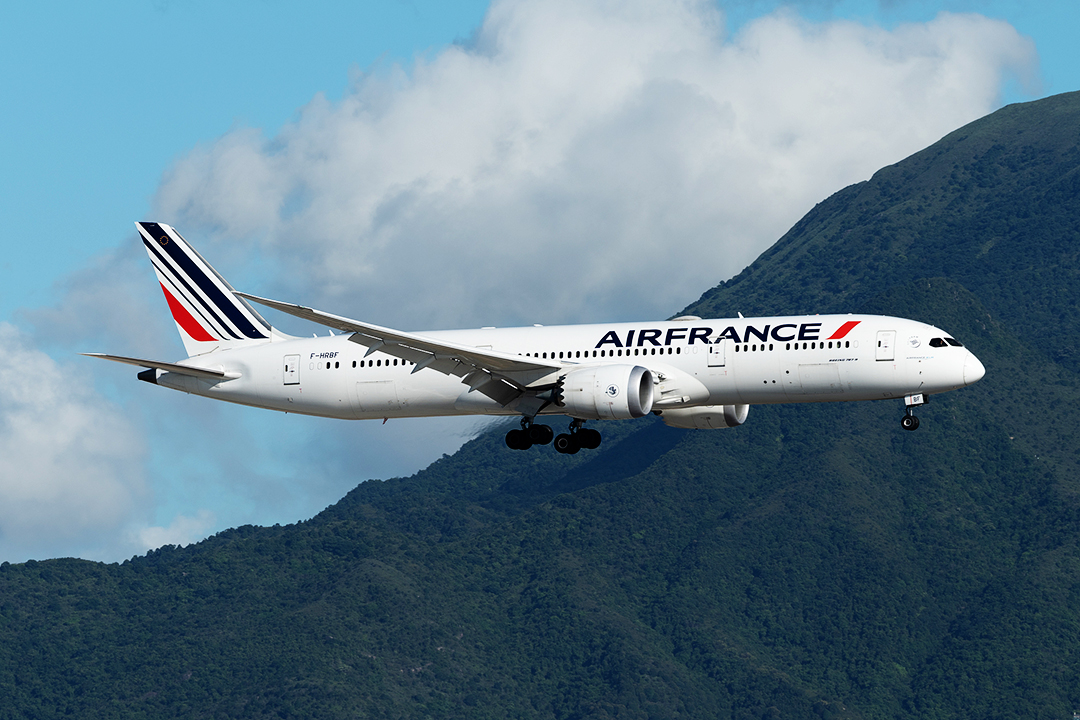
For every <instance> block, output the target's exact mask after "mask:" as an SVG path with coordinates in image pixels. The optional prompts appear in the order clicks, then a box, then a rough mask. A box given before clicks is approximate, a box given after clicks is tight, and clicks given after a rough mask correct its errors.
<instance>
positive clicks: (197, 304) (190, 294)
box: [143, 239, 240, 340]
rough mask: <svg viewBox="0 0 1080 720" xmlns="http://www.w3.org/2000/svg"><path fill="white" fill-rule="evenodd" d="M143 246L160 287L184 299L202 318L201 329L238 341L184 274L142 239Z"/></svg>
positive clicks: (235, 334) (224, 338)
mask: <svg viewBox="0 0 1080 720" xmlns="http://www.w3.org/2000/svg"><path fill="white" fill-rule="evenodd" d="M143 244H144V245H146V248H147V250H149V251H150V253H151V260H152V261H153V264H154V269H155V270H157V272H158V276H159V279H163V280H164V282H163V283H162V287H164V284H165V282H167V283H168V284H169V285H171V286H172V289H173V291H174V292H175V293H176V295H177V296H179V297H182V298H184V300H185V301H186V302H187V304H188V306H190V307H191V309H192V310H194V311H195V312H197V313H198V314H199V315H200V316H201V317H202V319H203V322H202V325H203V327H204V328H206V327H209V328H211V329H213V331H214V332H215V333H217V334H218V335H220V337H219V338H217V339H219V340H227V339H229V338H232V339H236V340H239V339H240V335H239V334H238V333H236V332H235V331H234V330H233V329H232V328H230V327H229V326H228V322H226V321H225V320H224V319H223V318H222V317H221V316H220V315H218V314H217V313H216V312H215V311H214V310H215V308H214V306H213V305H212V304H211V303H210V301H209V300H207V299H206V298H204V297H203V296H202V294H201V293H199V292H198V291H197V290H196V289H195V288H193V287H192V286H191V284H190V283H188V280H187V278H186V277H185V276H184V274H183V273H181V272H178V271H177V270H176V269H175V268H173V267H172V265H171V264H170V263H169V261H168V260H167V259H165V258H163V257H161V255H160V253H158V251H157V248H155V247H154V245H153V243H150V242H147V241H146V240H145V239H144V240H143ZM173 299H174V300H176V299H177V298H176V297H174V298H173ZM192 320H194V318H192Z"/></svg>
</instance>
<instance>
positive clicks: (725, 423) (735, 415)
mask: <svg viewBox="0 0 1080 720" xmlns="http://www.w3.org/2000/svg"><path fill="white" fill-rule="evenodd" d="M749 412H750V406H749V405H699V406H697V407H688V408H672V409H671V410H664V411H663V412H662V413H661V414H660V419H661V420H663V421H664V424H665V425H668V426H670V427H677V428H686V429H688V430H720V429H721V428H730V427H737V426H739V425H742V424H743V423H744V422H746V416H747V414H749Z"/></svg>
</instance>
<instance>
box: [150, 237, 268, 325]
mask: <svg viewBox="0 0 1080 720" xmlns="http://www.w3.org/2000/svg"><path fill="white" fill-rule="evenodd" d="M164 250H165V252H166V253H167V254H168V256H169V258H170V259H171V260H172V261H173V262H174V263H175V264H176V265H177V266H178V267H179V269H180V271H181V274H182V275H184V276H186V277H188V278H191V280H192V281H193V282H194V283H195V284H196V285H197V286H198V287H199V289H200V290H201V291H202V293H203V295H204V296H205V297H206V300H207V301H208V302H209V303H210V304H212V305H213V306H214V307H215V308H216V309H217V310H218V311H219V312H222V313H224V314H225V315H226V316H227V317H228V319H229V320H231V321H232V328H231V329H235V330H236V331H238V332H239V333H241V335H237V336H236V337H237V338H240V337H241V336H246V337H249V338H251V339H261V338H265V337H266V336H265V335H263V334H262V333H260V332H259V331H258V330H257V329H256V328H255V326H254V325H252V324H251V322H249V321H248V319H247V318H245V317H244V316H243V314H242V313H241V312H240V310H239V309H238V308H237V307H236V301H235V300H232V299H231V297H232V293H229V296H228V297H227V296H226V295H225V292H224V291H223V290H222V288H220V287H218V285H217V284H215V283H214V279H213V278H211V277H210V276H209V275H208V274H207V273H206V271H205V270H204V269H203V268H201V267H199V266H198V265H197V264H195V261H194V260H193V259H192V258H191V256H190V255H188V254H187V253H185V252H184V251H183V249H182V248H180V247H178V246H177V245H176V244H175V243H168V244H166V245H165V246H164Z"/></svg>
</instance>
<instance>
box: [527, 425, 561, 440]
mask: <svg viewBox="0 0 1080 720" xmlns="http://www.w3.org/2000/svg"><path fill="white" fill-rule="evenodd" d="M554 437H555V431H554V430H552V429H551V426H550V425H530V426H529V442H531V443H532V444H533V445H547V444H548V443H549V442H551V440H552V438H554Z"/></svg>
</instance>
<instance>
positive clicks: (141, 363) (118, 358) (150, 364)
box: [81, 353, 225, 380]
mask: <svg viewBox="0 0 1080 720" xmlns="http://www.w3.org/2000/svg"><path fill="white" fill-rule="evenodd" d="M81 354H82V355H85V356H86V357H95V358H101V359H102V360H112V361H113V362H118V363H126V364H128V365H134V366H136V367H143V368H152V369H156V370H165V371H166V372H173V373H178V374H180V375H191V376H192V377H197V378H209V379H211V380H220V379H222V378H224V377H225V373H223V372H221V371H220V370H205V369H203V368H197V367H190V366H188V365H178V364H177V363H167V362H159V361H157V360H140V359H139V358H131V357H124V356H123V355H105V354H104V353H81Z"/></svg>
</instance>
